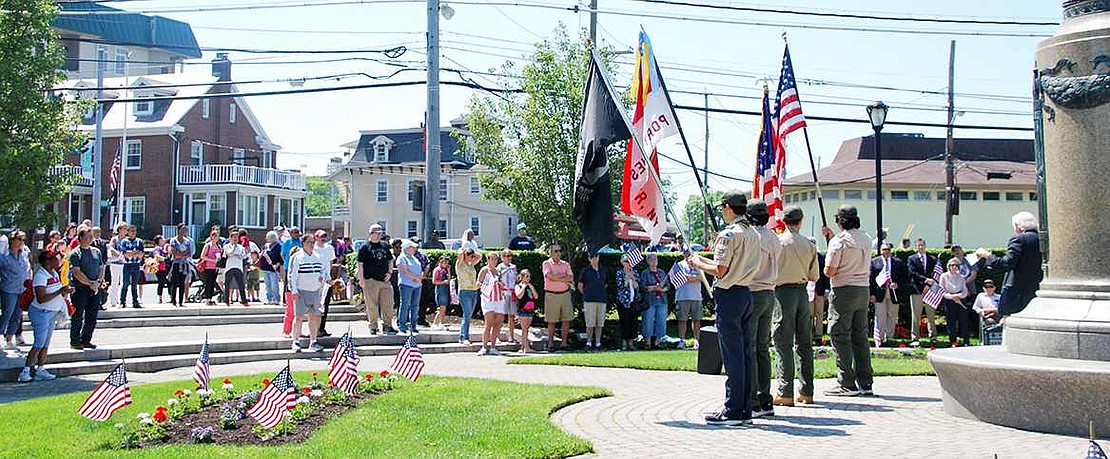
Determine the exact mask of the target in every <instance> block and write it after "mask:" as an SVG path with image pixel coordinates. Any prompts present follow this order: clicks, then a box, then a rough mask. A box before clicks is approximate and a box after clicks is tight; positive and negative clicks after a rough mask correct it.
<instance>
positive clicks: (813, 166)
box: [779, 32, 829, 227]
mask: <svg viewBox="0 0 1110 459" xmlns="http://www.w3.org/2000/svg"><path fill="white" fill-rule="evenodd" d="M782 42H783V45H784V46H787V47H789V42H787V40H786V32H783V33H782ZM779 80H782V75H779ZM780 84H781V81H780ZM794 92H795V94H796V97H797V98H798V105H799V106H800V105H801V104H802V93H801V91H798V90H797V89H795V90H794ZM802 137H804V138H805V140H806V153H807V154H808V155H809V172H810V174H812V175H813V186H814V187H815V188H817V209H818V210H819V211H820V212H821V226H825V227H827V226H829V222H828V220H826V219H825V199H824V197H823V196H821V181H820V180H818V179H817V163H816V162H814V161H813V147H811V146H810V145H809V126H808V124H807V125H806V126H802ZM783 148H786V147H785V145H784V146H783Z"/></svg>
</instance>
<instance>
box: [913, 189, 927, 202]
mask: <svg viewBox="0 0 1110 459" xmlns="http://www.w3.org/2000/svg"><path fill="white" fill-rule="evenodd" d="M931 194H932V193H929V192H928V191H914V192H913V200H914V201H928V200H929V195H931Z"/></svg>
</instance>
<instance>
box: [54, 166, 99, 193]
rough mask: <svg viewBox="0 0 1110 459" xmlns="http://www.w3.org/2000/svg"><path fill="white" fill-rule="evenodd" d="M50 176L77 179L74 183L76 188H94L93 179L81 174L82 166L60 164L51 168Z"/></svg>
mask: <svg viewBox="0 0 1110 459" xmlns="http://www.w3.org/2000/svg"><path fill="white" fill-rule="evenodd" d="M50 175H61V176H67V177H76V178H77V180H75V181H74V182H73V186H74V187H82V188H90V189H91V188H92V186H93V179H92V177H85V176H84V175H82V173H81V166H71V165H68V164H59V165H57V166H54V167H51V168H50Z"/></svg>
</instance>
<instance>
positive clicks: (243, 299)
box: [224, 268, 247, 304]
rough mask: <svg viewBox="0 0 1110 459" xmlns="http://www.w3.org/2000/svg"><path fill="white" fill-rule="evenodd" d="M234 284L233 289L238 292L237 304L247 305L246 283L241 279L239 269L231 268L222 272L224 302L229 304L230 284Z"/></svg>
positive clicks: (240, 270)
mask: <svg viewBox="0 0 1110 459" xmlns="http://www.w3.org/2000/svg"><path fill="white" fill-rule="evenodd" d="M232 283H234V284H235V289H236V290H238V291H239V302H240V303H243V304H246V303H247V289H246V285H247V283H246V281H245V280H244V279H243V270H242V269H239V268H232V269H229V270H227V271H225V272H224V290H225V291H224V295H225V296H224V302H226V303H227V304H231V296H230V295H228V294H229V293H231V284H232Z"/></svg>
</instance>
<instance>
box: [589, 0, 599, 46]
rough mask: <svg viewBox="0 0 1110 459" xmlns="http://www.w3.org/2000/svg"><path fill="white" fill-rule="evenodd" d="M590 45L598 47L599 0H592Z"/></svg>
mask: <svg viewBox="0 0 1110 459" xmlns="http://www.w3.org/2000/svg"><path fill="white" fill-rule="evenodd" d="M590 46H591V47H593V48H594V49H597V0H590Z"/></svg>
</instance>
